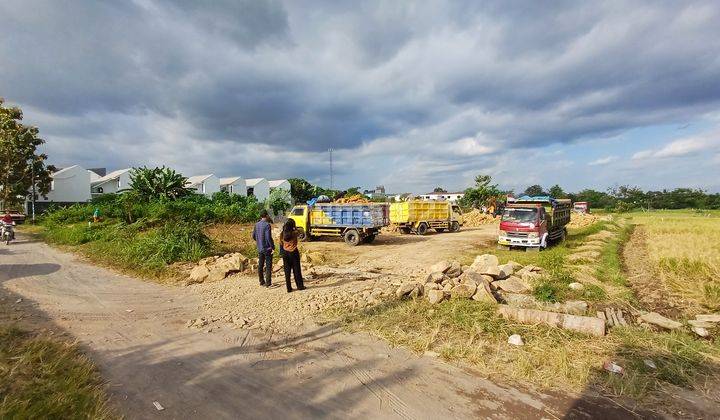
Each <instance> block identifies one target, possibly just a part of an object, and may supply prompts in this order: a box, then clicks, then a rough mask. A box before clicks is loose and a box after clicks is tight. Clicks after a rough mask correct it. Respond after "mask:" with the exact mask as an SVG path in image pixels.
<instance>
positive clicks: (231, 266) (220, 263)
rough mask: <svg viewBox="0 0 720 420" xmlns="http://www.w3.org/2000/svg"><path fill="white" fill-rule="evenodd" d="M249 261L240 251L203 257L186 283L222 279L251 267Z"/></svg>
mask: <svg viewBox="0 0 720 420" xmlns="http://www.w3.org/2000/svg"><path fill="white" fill-rule="evenodd" d="M249 262H250V261H249V260H248V259H247V258H246V257H245V256H244V255H243V254H241V253H239V252H234V253H231V254H225V255H222V256H215V257H208V258H203V259H202V260H200V261H199V262H198V264H197V265H196V266H195V267H194V268H193V269H192V270H191V271H190V276H189V278H188V280H187V282H186V284H188V285H189V284H194V283H204V282H214V281H220V280H222V279H224V278H225V277H227V276H228V275H230V274H232V273H240V272H242V271H245V270H246V269H247V268H249V267H250V264H249ZM256 264H257V263H256Z"/></svg>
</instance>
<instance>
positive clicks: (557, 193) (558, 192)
mask: <svg viewBox="0 0 720 420" xmlns="http://www.w3.org/2000/svg"><path fill="white" fill-rule="evenodd" d="M548 192H549V193H550V196H551V197H554V198H566V197H567V194H565V191H563V189H562V187H561V186H560V185H558V184H555V185H553V186H552V187H550V190H549V191H548Z"/></svg>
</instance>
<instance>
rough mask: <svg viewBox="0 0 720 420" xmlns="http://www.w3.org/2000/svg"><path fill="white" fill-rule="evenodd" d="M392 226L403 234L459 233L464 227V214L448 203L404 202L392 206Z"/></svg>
mask: <svg viewBox="0 0 720 420" xmlns="http://www.w3.org/2000/svg"><path fill="white" fill-rule="evenodd" d="M390 224H392V225H395V226H397V227H398V229H399V230H400V232H402V233H416V234H418V235H424V234H426V233H427V231H428V229H435V231H436V232H445V231H449V232H457V231H458V230H460V226H462V212H461V211H460V207H459V206H458V205H457V204H453V203H450V202H448V201H419V200H414V201H404V202H400V203H392V204H390Z"/></svg>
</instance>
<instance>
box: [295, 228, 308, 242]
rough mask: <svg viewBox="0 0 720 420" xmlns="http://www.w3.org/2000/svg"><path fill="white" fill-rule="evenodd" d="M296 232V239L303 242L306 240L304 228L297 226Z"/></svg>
mask: <svg viewBox="0 0 720 420" xmlns="http://www.w3.org/2000/svg"><path fill="white" fill-rule="evenodd" d="M297 232H298V234H297V235H298V236H297V238H298V241H300V242H305V241H307V240H308V235H307V233H305V229H303V228H298V230H297Z"/></svg>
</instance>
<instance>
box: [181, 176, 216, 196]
mask: <svg viewBox="0 0 720 420" xmlns="http://www.w3.org/2000/svg"><path fill="white" fill-rule="evenodd" d="M185 186H186V187H188V188H191V189H194V190H195V192H197V193H198V194H203V195H205V196H206V197H212V195H213V194H215V193H216V192H220V180H219V179H218V177H216V176H215V175H213V174H209V175H197V176H191V177H190V178H188V180H187V182H186V183H185Z"/></svg>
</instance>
